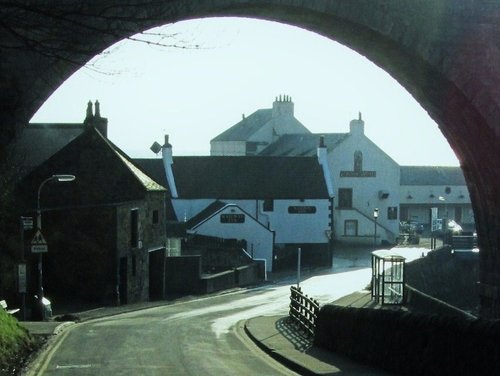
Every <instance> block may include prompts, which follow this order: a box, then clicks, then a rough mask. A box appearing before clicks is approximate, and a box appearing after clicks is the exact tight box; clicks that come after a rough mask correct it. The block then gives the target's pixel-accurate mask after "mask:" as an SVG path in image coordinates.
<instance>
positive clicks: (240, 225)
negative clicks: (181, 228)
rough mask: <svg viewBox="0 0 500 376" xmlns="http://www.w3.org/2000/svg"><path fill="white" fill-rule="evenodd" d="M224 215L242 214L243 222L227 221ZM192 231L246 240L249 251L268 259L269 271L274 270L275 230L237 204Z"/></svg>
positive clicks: (250, 253)
mask: <svg viewBox="0 0 500 376" xmlns="http://www.w3.org/2000/svg"><path fill="white" fill-rule="evenodd" d="M223 215H240V216H243V217H240V218H244V219H243V222H237V223H226V222H224V221H223V220H222V219H221V218H222V216H223ZM191 233H194V234H197V235H206V236H214V237H219V238H223V239H238V240H246V242H247V249H246V251H247V253H248V254H249V255H250V256H252V257H253V258H254V259H264V260H266V269H267V271H272V265H273V263H272V261H273V245H274V243H273V238H274V235H273V232H272V231H270V230H268V229H267V228H265V227H264V226H262V224H260V223H258V222H257V221H256V220H255V219H254V218H252V216H251V215H248V213H246V212H245V211H243V210H241V209H240V208H239V207H237V206H227V207H225V208H223V209H222V210H221V211H219V212H218V213H217V214H215V215H214V216H212V217H210V218H209V219H207V220H206V221H205V222H203V223H201V224H200V225H199V226H197V227H195V228H194V229H193V231H191Z"/></svg>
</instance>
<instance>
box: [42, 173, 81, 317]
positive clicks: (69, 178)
mask: <svg viewBox="0 0 500 376" xmlns="http://www.w3.org/2000/svg"><path fill="white" fill-rule="evenodd" d="M75 179H76V177H75V175H52V176H51V177H49V178H47V179H45V180H44V181H42V182H41V183H40V185H39V186H38V193H37V204H36V227H37V231H41V230H42V209H41V206H40V194H41V192H42V188H43V187H44V185H45V184H47V183H48V182H49V181H55V182H69V181H73V180H75ZM42 276H43V253H42V252H40V253H39V254H38V300H39V302H40V309H41V310H42V311H41V312H42V318H44V317H43V277H42Z"/></svg>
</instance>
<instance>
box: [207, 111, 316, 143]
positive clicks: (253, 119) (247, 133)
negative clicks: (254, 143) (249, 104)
mask: <svg viewBox="0 0 500 376" xmlns="http://www.w3.org/2000/svg"><path fill="white" fill-rule="evenodd" d="M272 114H273V110H272V109H261V110H257V111H255V112H254V113H252V114H251V115H249V116H247V117H245V118H244V119H242V120H241V121H240V122H238V123H236V124H235V125H233V126H232V127H230V128H229V129H227V130H225V131H224V132H222V133H221V134H219V135H218V136H216V137H215V138H213V139H212V140H211V142H212V141H249V139H250V138H251V136H252V135H254V134H255V133H256V132H257V131H259V130H260V129H261V128H264V127H265V126H267V125H270V124H269V123H272V122H276V123H279V122H286V123H287V124H288V125H291V126H292V127H293V128H294V129H297V130H303V131H304V132H309V130H308V129H307V128H306V127H305V126H304V125H303V124H302V123H301V122H300V121H298V120H297V119H296V118H295V117H293V116H277V117H274V118H273V116H272ZM270 126H272V125H270ZM276 128H277V126H276Z"/></svg>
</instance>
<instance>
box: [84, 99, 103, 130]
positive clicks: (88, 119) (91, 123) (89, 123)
mask: <svg viewBox="0 0 500 376" xmlns="http://www.w3.org/2000/svg"><path fill="white" fill-rule="evenodd" d="M83 124H84V128H86V129H88V128H95V129H97V130H98V131H99V133H101V134H102V135H103V136H104V137H108V119H107V118H103V117H101V105H100V103H99V101H97V100H96V101H95V114H94V111H93V107H92V102H91V101H89V102H88V103H87V113H86V116H85V120H84V121H83Z"/></svg>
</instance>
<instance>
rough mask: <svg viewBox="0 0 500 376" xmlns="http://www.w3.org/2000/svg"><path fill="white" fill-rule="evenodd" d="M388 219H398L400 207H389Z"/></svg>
mask: <svg viewBox="0 0 500 376" xmlns="http://www.w3.org/2000/svg"><path fill="white" fill-rule="evenodd" d="M387 219H398V207H397V206H389V207H388V208H387Z"/></svg>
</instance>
